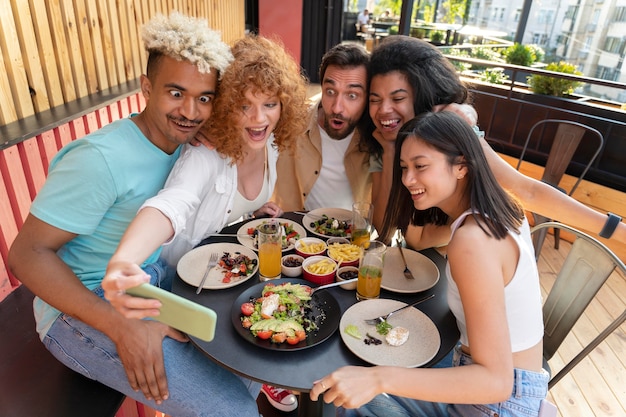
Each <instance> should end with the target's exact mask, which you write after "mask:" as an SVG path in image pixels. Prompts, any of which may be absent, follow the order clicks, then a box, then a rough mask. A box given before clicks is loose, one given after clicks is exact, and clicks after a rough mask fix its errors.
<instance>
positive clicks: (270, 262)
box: [257, 222, 283, 281]
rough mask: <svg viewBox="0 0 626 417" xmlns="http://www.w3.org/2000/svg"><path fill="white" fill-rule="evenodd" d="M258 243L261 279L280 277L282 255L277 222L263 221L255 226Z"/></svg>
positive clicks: (279, 229)
mask: <svg viewBox="0 0 626 417" xmlns="http://www.w3.org/2000/svg"><path fill="white" fill-rule="evenodd" d="M257 230H258V232H259V235H258V244H259V276H260V279H261V281H268V280H270V279H275V278H280V258H281V256H282V249H283V248H282V236H281V227H280V225H279V224H278V223H277V222H270V223H264V224H261V225H259V227H258V228H257Z"/></svg>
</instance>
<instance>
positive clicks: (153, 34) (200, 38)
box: [141, 12, 233, 76]
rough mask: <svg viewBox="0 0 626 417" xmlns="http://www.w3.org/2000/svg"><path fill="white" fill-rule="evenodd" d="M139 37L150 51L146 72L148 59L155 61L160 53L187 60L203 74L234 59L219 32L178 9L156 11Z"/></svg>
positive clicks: (149, 66)
mask: <svg viewBox="0 0 626 417" xmlns="http://www.w3.org/2000/svg"><path fill="white" fill-rule="evenodd" d="M141 38H142V39H143V42H144V45H145V48H146V50H147V51H148V53H149V55H150V57H149V60H148V62H149V64H148V76H150V68H151V65H150V63H151V62H152V63H154V62H155V61H158V57H159V56H163V55H165V56H168V57H171V58H174V59H176V60H178V61H189V62H191V63H192V64H195V65H196V66H197V67H198V71H200V73H202V74H208V73H209V72H211V68H214V69H215V70H217V72H218V76H219V74H221V73H223V72H224V71H225V70H226V68H227V67H228V65H229V64H230V63H231V61H232V60H233V55H232V54H231V52H230V48H229V47H228V45H226V44H225V43H224V42H222V38H221V34H220V32H217V31H215V30H213V29H211V28H209V24H208V22H207V21H206V20H205V19H198V18H193V17H189V16H185V15H183V14H181V13H178V12H172V13H171V14H170V16H169V17H165V16H163V15H161V14H159V15H156V16H155V17H154V18H152V19H151V20H150V21H149V22H148V23H146V24H145V25H144V27H143V28H142V31H141Z"/></svg>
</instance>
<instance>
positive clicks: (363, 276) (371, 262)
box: [356, 240, 387, 301]
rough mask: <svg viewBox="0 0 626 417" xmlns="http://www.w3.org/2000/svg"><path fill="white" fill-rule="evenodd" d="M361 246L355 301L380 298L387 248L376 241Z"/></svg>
mask: <svg viewBox="0 0 626 417" xmlns="http://www.w3.org/2000/svg"><path fill="white" fill-rule="evenodd" d="M368 243H369V245H367V247H366V246H365V245H363V246H362V248H363V249H362V250H361V258H360V260H359V279H358V280H357V283H356V299H357V300H359V301H361V300H369V299H372V298H378V297H379V296H380V285H381V283H382V279H383V266H384V260H385V251H386V250H387V246H385V244H384V243H382V242H379V241H377V240H373V241H371V242H368Z"/></svg>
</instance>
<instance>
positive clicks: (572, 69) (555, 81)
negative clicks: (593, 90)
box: [528, 61, 582, 97]
mask: <svg viewBox="0 0 626 417" xmlns="http://www.w3.org/2000/svg"><path fill="white" fill-rule="evenodd" d="M545 69H546V70H548V71H554V72H562V73H564V74H575V75H582V73H581V72H580V71H578V70H576V66H574V65H573V64H569V63H567V62H565V61H561V62H559V63H556V62H553V63H551V64H548V66H547V67H546V68H545ZM528 84H529V85H530V89H531V91H532V92H533V93H536V94H544V95H549V96H555V97H563V96H565V95H566V94H572V93H573V92H574V89H575V88H577V87H579V86H581V85H582V83H580V82H578V81H573V80H565V79H562V78H555V77H550V76H548V75H537V74H535V75H532V76H530V77H528Z"/></svg>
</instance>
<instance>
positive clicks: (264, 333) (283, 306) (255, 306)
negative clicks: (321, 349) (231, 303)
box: [241, 283, 318, 345]
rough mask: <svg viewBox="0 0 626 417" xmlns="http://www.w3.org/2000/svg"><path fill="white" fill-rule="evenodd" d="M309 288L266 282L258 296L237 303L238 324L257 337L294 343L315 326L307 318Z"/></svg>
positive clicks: (313, 329) (309, 309)
mask: <svg viewBox="0 0 626 417" xmlns="http://www.w3.org/2000/svg"><path fill="white" fill-rule="evenodd" d="M310 300H311V287H309V286H306V285H300V284H291V283H285V284H280V285H275V284H272V283H268V284H267V285H265V287H263V291H262V293H261V297H259V298H256V299H251V300H250V301H249V302H245V303H243V304H242V305H241V314H242V316H241V325H242V326H243V327H244V328H246V329H249V330H250V332H252V334H253V335H254V336H255V337H258V338H259V339H269V340H271V341H272V342H273V343H288V344H290V345H295V344H298V343H300V342H301V341H303V340H305V339H306V335H307V334H308V333H309V332H313V331H316V330H317V329H318V327H317V324H316V323H315V318H314V317H311V308H310V305H309V301H310Z"/></svg>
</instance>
